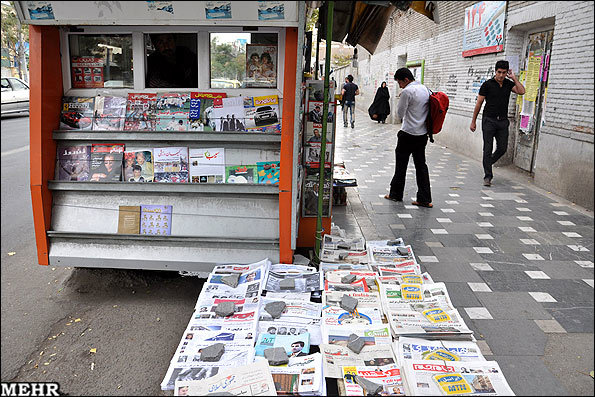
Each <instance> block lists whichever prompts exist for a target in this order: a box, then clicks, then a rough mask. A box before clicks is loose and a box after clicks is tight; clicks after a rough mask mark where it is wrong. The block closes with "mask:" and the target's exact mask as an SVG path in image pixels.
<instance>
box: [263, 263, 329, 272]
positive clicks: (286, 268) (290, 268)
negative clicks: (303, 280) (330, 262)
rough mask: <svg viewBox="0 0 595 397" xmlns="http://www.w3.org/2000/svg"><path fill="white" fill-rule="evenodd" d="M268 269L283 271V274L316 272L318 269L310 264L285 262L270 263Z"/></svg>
mask: <svg viewBox="0 0 595 397" xmlns="http://www.w3.org/2000/svg"><path fill="white" fill-rule="evenodd" d="M269 270H270V271H273V272H276V273H285V274H302V273H316V272H318V269H316V268H315V267H312V266H304V265H294V264H285V263H278V264H276V265H272V266H271V268H270V269H269Z"/></svg>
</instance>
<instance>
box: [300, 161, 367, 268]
mask: <svg viewBox="0 0 595 397" xmlns="http://www.w3.org/2000/svg"><path fill="white" fill-rule="evenodd" d="M325 170H326V172H325V176H324V190H323V199H322V216H323V217H328V216H329V213H330V208H329V207H330V203H331V201H330V200H331V194H332V189H331V173H330V172H329V170H328V169H325ZM319 175H320V173H319V171H318V168H311V167H306V175H305V178H304V185H303V186H304V187H303V189H304V191H303V204H302V213H303V214H302V215H303V216H316V215H317V214H318V183H319ZM322 260H324V261H326V262H332V261H327V260H325V259H322ZM367 262H368V261H367V259H366V262H364V263H367ZM358 263H359V262H358Z"/></svg>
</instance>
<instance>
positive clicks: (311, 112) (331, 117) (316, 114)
mask: <svg viewBox="0 0 595 397" xmlns="http://www.w3.org/2000/svg"><path fill="white" fill-rule="evenodd" d="M328 106H329V107H328V111H327V115H326V122H327V130H326V133H327V134H329V133H330V134H331V135H330V138H331V141H332V132H333V130H334V128H333V123H334V122H335V104H334V103H329V105H328ZM323 111H324V104H323V102H315V101H309V102H308V113H307V117H306V122H310V123H314V124H320V125H321V127H322V119H323V114H322V112H323ZM320 131H321V132H322V130H320Z"/></svg>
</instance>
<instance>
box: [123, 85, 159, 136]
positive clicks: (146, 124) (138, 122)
mask: <svg viewBox="0 0 595 397" xmlns="http://www.w3.org/2000/svg"><path fill="white" fill-rule="evenodd" d="M156 102H157V94H155V93H132V92H131V93H129V94H128V100H127V102H126V120H125V122H124V130H125V131H155V124H156V123H155V120H156V119H155V105H156Z"/></svg>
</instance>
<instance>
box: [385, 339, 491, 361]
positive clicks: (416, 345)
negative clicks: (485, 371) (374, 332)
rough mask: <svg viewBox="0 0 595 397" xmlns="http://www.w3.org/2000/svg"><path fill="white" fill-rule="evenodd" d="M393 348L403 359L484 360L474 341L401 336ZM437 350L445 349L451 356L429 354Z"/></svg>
mask: <svg viewBox="0 0 595 397" xmlns="http://www.w3.org/2000/svg"><path fill="white" fill-rule="evenodd" d="M393 349H394V351H395V353H396V355H397V357H398V358H399V362H401V363H403V362H404V361H403V360H440V359H442V360H449V361H485V357H484V356H483V354H482V353H481V350H480V349H479V347H478V346H477V344H476V343H475V342H467V341H448V340H433V341H431V340H427V339H420V338H409V337H406V336H401V337H400V338H399V339H398V340H396V341H395V344H394V345H393ZM437 350H446V351H448V352H450V353H451V354H452V355H453V356H450V357H449V356H447V355H431V356H430V353H432V352H435V351H437Z"/></svg>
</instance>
